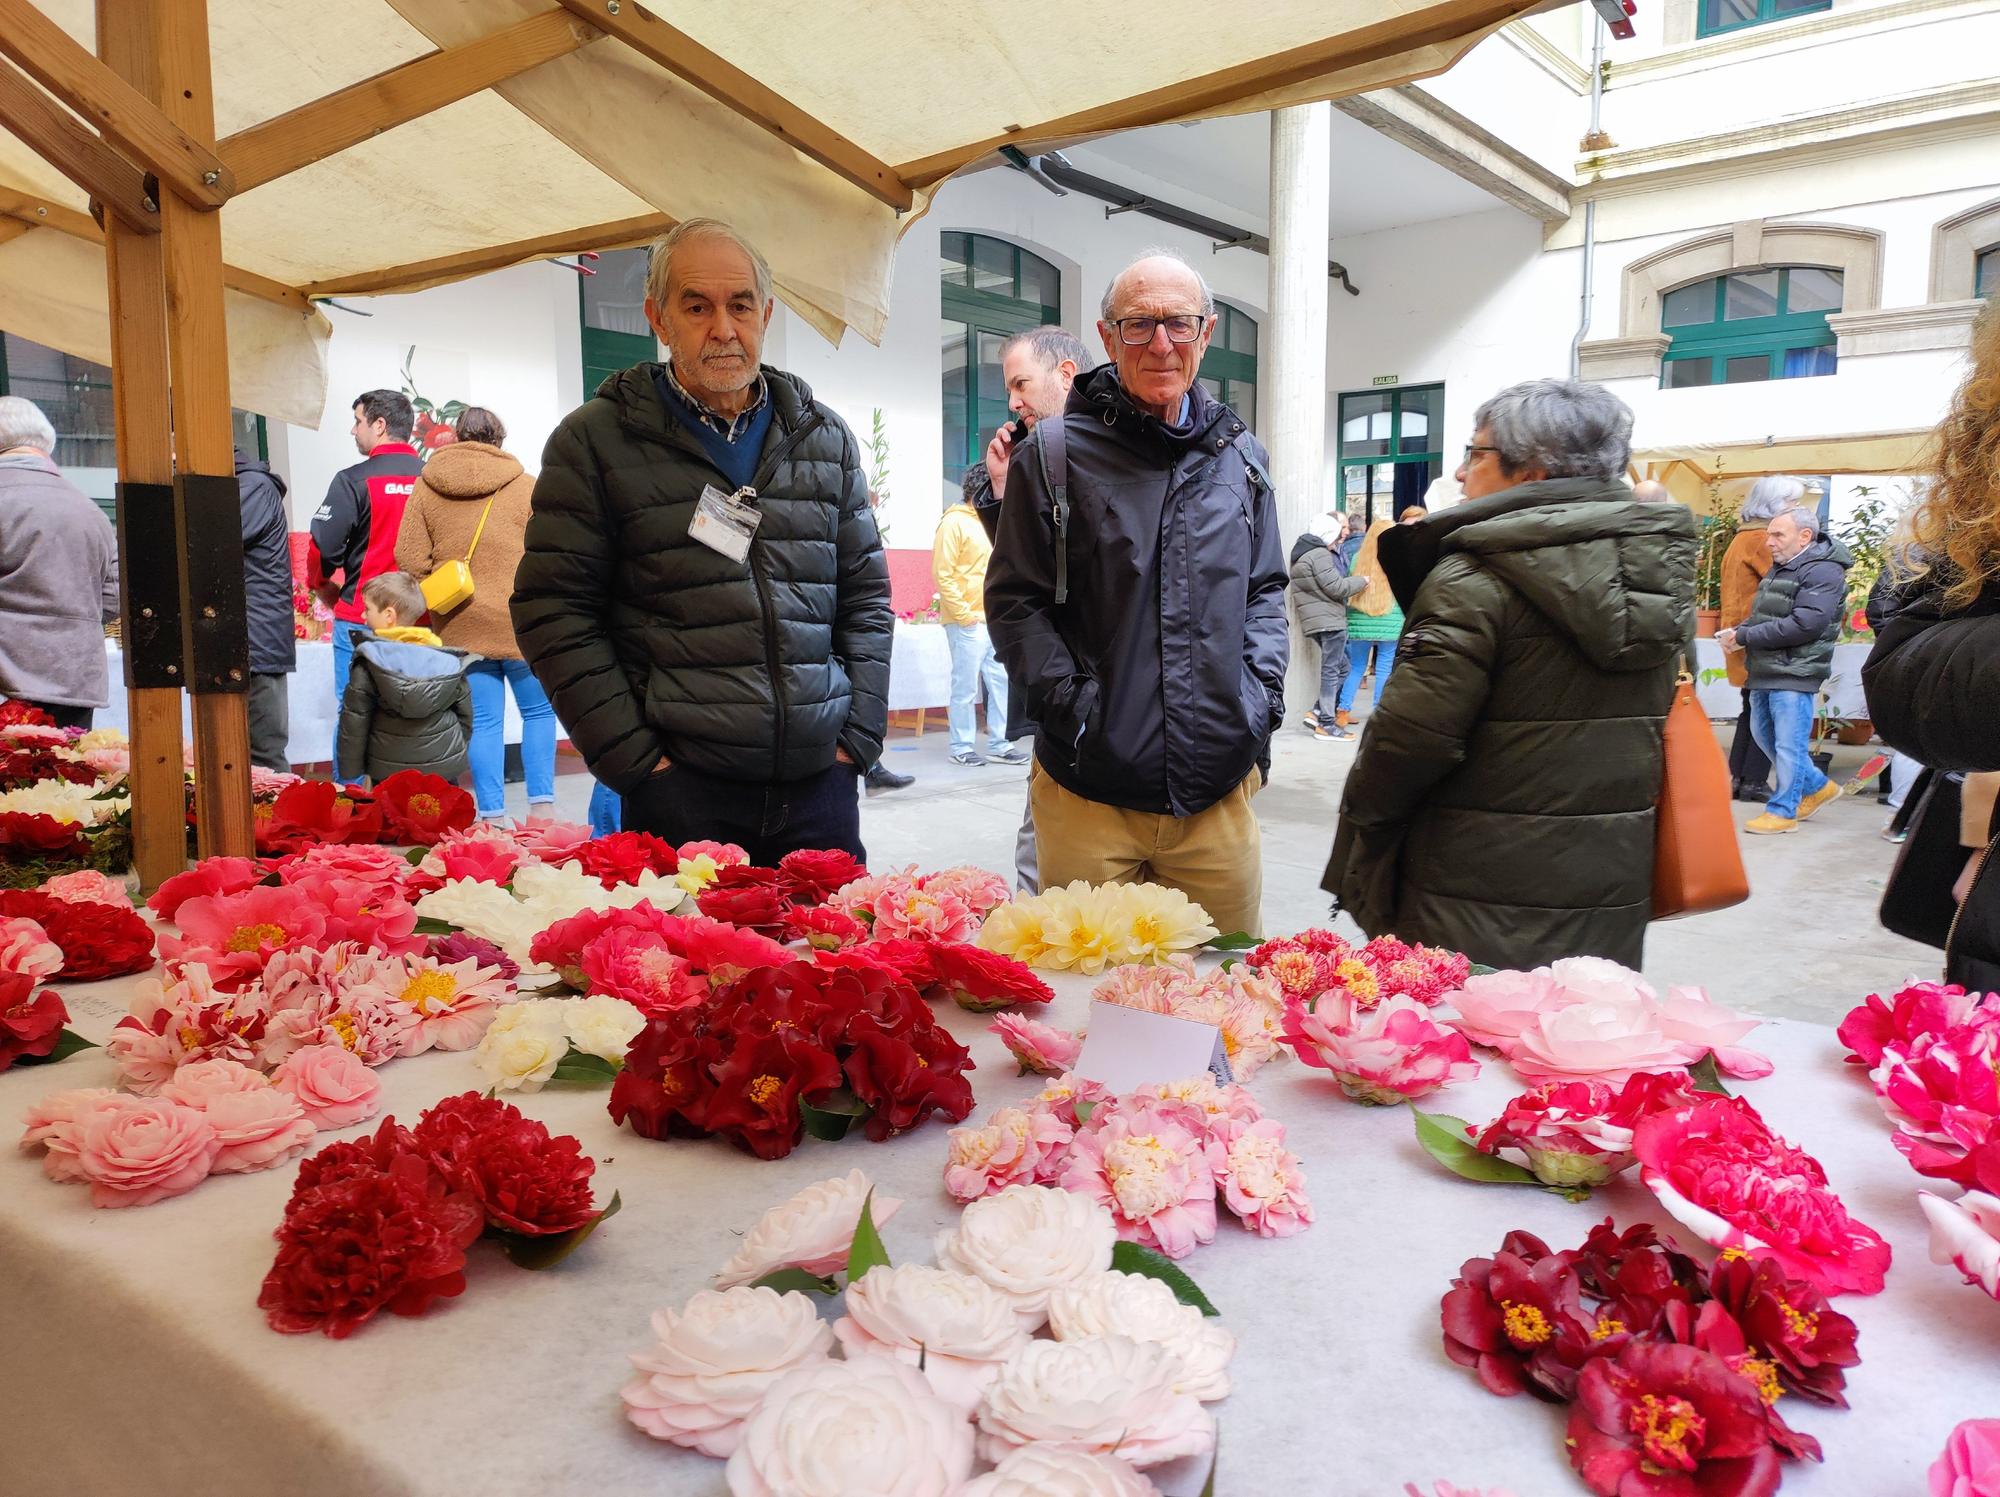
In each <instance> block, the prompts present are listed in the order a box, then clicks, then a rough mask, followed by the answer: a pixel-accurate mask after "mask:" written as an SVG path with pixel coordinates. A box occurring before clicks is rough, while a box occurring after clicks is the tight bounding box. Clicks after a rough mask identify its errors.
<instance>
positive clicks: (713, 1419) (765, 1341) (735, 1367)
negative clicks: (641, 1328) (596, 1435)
mask: <svg viewBox="0 0 2000 1497" xmlns="http://www.w3.org/2000/svg"><path fill="white" fill-rule="evenodd" d="M653 1334H654V1335H655V1336H656V1337H658V1338H659V1340H658V1344H657V1345H655V1346H653V1347H652V1348H650V1349H649V1350H647V1351H643V1352H634V1353H633V1355H632V1365H633V1366H634V1367H636V1368H638V1369H639V1376H638V1377H636V1378H634V1379H633V1380H632V1381H631V1382H629V1383H627V1384H626V1385H625V1386H624V1388H623V1389H621V1390H620V1392H619V1395H618V1396H619V1397H620V1398H622V1399H624V1400H625V1417H626V1418H627V1419H629V1420H631V1421H632V1422H633V1423H634V1424H636V1425H638V1426H639V1428H640V1429H642V1430H644V1431H645V1432H646V1433H647V1434H649V1435H651V1436H652V1437H653V1438H654V1439H656V1440H666V1441H669V1442H671V1443H673V1444H675V1445H685V1446H687V1447H689V1448H690V1449H693V1450H699V1451H700V1452H701V1453H702V1454H703V1455H712V1456H718V1457H721V1456H727V1455H729V1454H730V1453H731V1452H732V1451H734V1450H735V1449H736V1443H737V1440H738V1438H739V1436H740V1435H741V1434H742V1430H743V1421H744V1420H745V1419H747V1418H749V1417H750V1415H751V1413H752V1411H754V1410H755V1409H756V1407H757V1405H758V1404H759V1403H760V1402H762V1401H763V1398H764V1395H765V1394H766V1393H767V1392H769V1391H770V1389H771V1387H772V1385H773V1384H775V1383H776V1382H777V1381H778V1380H779V1379H780V1378H782V1377H784V1376H785V1375H786V1374H787V1373H790V1372H794V1371H796V1370H797V1369H799V1368H801V1367H804V1366H807V1365H808V1364H810V1363H815V1362H823V1361H825V1360H826V1356H827V1353H828V1352H829V1351H831V1350H832V1349H833V1333H832V1332H831V1331H829V1330H828V1329H827V1328H826V1324H825V1322H823V1321H822V1320H821V1319H820V1318H819V1308H818V1306H816V1305H814V1304H813V1302H812V1301H811V1300H810V1299H809V1298H807V1297H806V1296H805V1295H803V1294H780V1293H778V1291H777V1290H775V1289H728V1290H714V1289H704V1290H702V1291H701V1293H699V1294H697V1295H696V1296H695V1297H694V1298H693V1299H691V1300H689V1301H688V1302H687V1304H686V1305H685V1306H684V1307H682V1309H681V1310H680V1311H678V1312H675V1311H673V1310H661V1311H659V1312H658V1313H657V1314H655V1315H654V1316H653Z"/></svg>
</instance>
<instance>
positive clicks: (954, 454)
mask: <svg viewBox="0 0 2000 1497" xmlns="http://www.w3.org/2000/svg"><path fill="white" fill-rule="evenodd" d="M938 262H939V263H938V276H939V293H938V312H939V316H940V320H941V329H940V344H941V347H942V349H943V354H944V360H943V362H944V370H943V376H942V379H943V397H944V481H945V483H946V484H948V485H949V486H950V487H951V488H952V489H956V488H957V487H958V481H959V478H960V477H961V476H962V475H963V474H964V472H965V470H966V469H967V468H968V467H970V466H971V465H972V463H973V462H974V461H976V460H977V459H978V457H979V456H980V454H981V453H983V452H984V451H985V450H986V444H987V442H988V441H990V440H991V439H992V436H993V433H994V432H995V431H996V430H997V429H999V428H1000V427H1001V426H1003V425H1005V424H1006V423H1007V422H1008V421H1009V420H1011V419H1012V417H1011V415H1010V413H1009V412H1008V410H1007V385H1006V382H1005V380H1004V379H1003V378H1002V377H1001V373H1000V345H1001V344H1003V343H1005V342H1006V341H1007V338H1008V336H1009V335H1010V334H1012V333H1025V332H1026V331H1028V329H1030V328H1035V327H1040V326H1042V325H1043V324H1044V323H1059V322H1061V321H1062V273H1061V272H1060V271H1058V270H1057V269H1056V268H1055V266H1053V265H1051V264H1050V263H1049V262H1048V261H1046V260H1044V259H1043V258H1042V257H1041V256H1040V255H1037V254H1035V253H1033V252H1032V251H1030V250H1024V249H1022V248H1021V247H1020V246H1019V245H1018V244H1009V243H1008V242H1007V241H1006V240H1004V239H994V238H992V237H990V236H988V235H985V234H965V233H960V232H958V231H956V230H947V231H946V232H945V233H942V234H940V235H938Z"/></svg>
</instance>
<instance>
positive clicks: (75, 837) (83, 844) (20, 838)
mask: <svg viewBox="0 0 2000 1497" xmlns="http://www.w3.org/2000/svg"><path fill="white" fill-rule="evenodd" d="M0 850H4V851H6V852H8V853H10V854H12V855H13V856H14V857H17V858H23V859H27V858H46V859H58V858H87V857H89V856H90V843H89V842H88V841H86V840H85V838H84V835H83V828H82V827H80V826H78V825H76V824H75V823H74V822H68V821H57V820H56V819H55V817H53V816H44V815H42V814H41V813H40V812H38V811H0Z"/></svg>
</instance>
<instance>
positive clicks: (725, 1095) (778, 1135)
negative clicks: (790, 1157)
mask: <svg viewBox="0 0 2000 1497" xmlns="http://www.w3.org/2000/svg"><path fill="white" fill-rule="evenodd" d="M714 1074H715V1088H716V1089H715V1096H714V1098H713V1099H712V1101H711V1102H710V1104H709V1108H708V1126H709V1128H710V1129H711V1130H713V1131H714V1132H717V1133H720V1134H722V1135H723V1136H724V1137H726V1138H729V1139H730V1140H732V1141H733V1142H734V1143H736V1144H737V1145H738V1146H739V1147H741V1148H744V1149H747V1150H749V1151H750V1152H751V1153H752V1154H755V1155H756V1156H757V1157H758V1158H759V1159H782V1158H783V1157H784V1156H785V1155H787V1154H789V1153H791V1152H792V1150H793V1149H794V1148H795V1147H797V1145H798V1142H799V1140H800V1139H801V1138H802V1137H804V1136H805V1123H804V1121H803V1119H802V1118H801V1116H800V1114H799V1097H800V1094H801V1093H805V1094H808V1095H812V1096H824V1095H825V1094H826V1093H827V1092H830V1091H832V1090H833V1089H834V1088H835V1087H836V1086H838V1085H840V1063H839V1062H838V1061H836V1060H835V1059H834V1058H833V1056H832V1054H831V1053H829V1052H828V1051H827V1050H825V1049H823V1048H822V1047H821V1046H820V1045H819V1044H818V1043H817V1042H816V1041H815V1040H813V1039H812V1038H810V1037H809V1036H807V1035H804V1034H802V1033H800V1032H799V1031H798V1030H796V1029H778V1030H772V1031H767V1032H765V1033H763V1034H758V1035H752V1036H749V1037H746V1038H743V1039H739V1040H738V1041H737V1042H736V1044H735V1046H734V1048H733V1049H732V1050H731V1051H730V1053H729V1055H728V1057H727V1058H726V1059H724V1060H722V1061H720V1062H718V1063H717V1064H716V1066H715V1071H714Z"/></svg>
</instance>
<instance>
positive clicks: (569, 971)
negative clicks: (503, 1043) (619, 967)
mask: <svg viewBox="0 0 2000 1497" xmlns="http://www.w3.org/2000/svg"><path fill="white" fill-rule="evenodd" d="M678 925H679V922H678V921H677V920H675V919H674V918H673V917H672V916H670V915H667V914H663V913H662V912H661V911H659V910H656V909H654V908H653V906H652V905H651V904H649V903H648V902H647V901H645V900H643V899H642V900H640V901H639V902H638V903H637V904H635V905H632V906H631V907H630V908H627V909H616V910H584V911H582V912H581V913H580V914H576V915H571V916H570V917H569V918H568V919H565V920H558V921H556V923H555V924H553V925H551V926H549V927H548V929H546V930H544V931H542V932H540V933H539V934H538V935H537V936H536V937H535V939H534V940H533V941H532V942H530V943H529V946H528V959H529V960H530V961H532V962H534V963H535V964H536V965H537V966H540V967H552V968H554V969H555V972H556V974H557V975H558V976H560V977H561V978H562V980H563V981H564V982H566V983H568V984H569V985H570V986H571V987H572V988H575V989H576V990H577V991H578V992H582V991H583V990H584V988H585V987H586V985H587V984H588V981H589V978H588V976H587V974H586V973H585V972H584V970H583V952H584V948H585V947H587V946H589V945H590V943H591V942H592V941H595V940H596V939H597V938H598V937H599V936H601V935H603V934H604V933H605V932H606V931H611V930H620V929H627V928H629V929H632V930H638V931H647V932H651V933H652V934H654V935H657V936H659V937H661V938H662V939H666V938H667V933H668V931H669V930H670V929H673V928H676V927H678Z"/></svg>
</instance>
